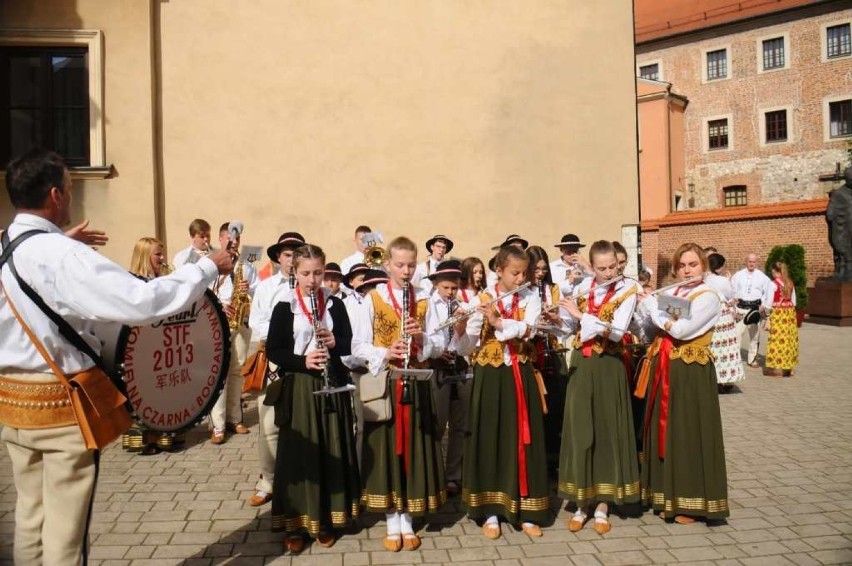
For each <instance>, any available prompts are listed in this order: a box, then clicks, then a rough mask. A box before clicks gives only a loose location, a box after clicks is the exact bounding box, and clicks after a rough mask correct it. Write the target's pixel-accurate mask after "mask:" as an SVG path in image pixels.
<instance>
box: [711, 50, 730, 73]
mask: <svg viewBox="0 0 852 566" xmlns="http://www.w3.org/2000/svg"><path fill="white" fill-rule="evenodd" d="M706 57H707V80H708V81H713V80H717V79H724V78H727V77H728V50H727V49H717V50H715V51H708V52H707V54H706Z"/></svg>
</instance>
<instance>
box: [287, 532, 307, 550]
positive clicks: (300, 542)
mask: <svg viewBox="0 0 852 566" xmlns="http://www.w3.org/2000/svg"><path fill="white" fill-rule="evenodd" d="M284 550H286V551H287V552H289V553H290V554H299V553H300V552H302V551H303V550H305V539H303V538H302V537H301V535H291V536H288V537H287V538H285V539H284Z"/></svg>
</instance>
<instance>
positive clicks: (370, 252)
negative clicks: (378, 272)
mask: <svg viewBox="0 0 852 566" xmlns="http://www.w3.org/2000/svg"><path fill="white" fill-rule="evenodd" d="M361 242H362V243H363V244H364V245H365V246H367V248H366V249H365V250H364V263H366V264H367V265H369V266H370V267H381V265H382V264H383V263H384V262H385V260H386V259H387V255H388V254H387V251H385V249H384V248H383V247H381V246H380V245H379V244H381V243H382V235H381V234H380V233H378V232H369V233H367V234H364V235H363V236H362V237H361Z"/></svg>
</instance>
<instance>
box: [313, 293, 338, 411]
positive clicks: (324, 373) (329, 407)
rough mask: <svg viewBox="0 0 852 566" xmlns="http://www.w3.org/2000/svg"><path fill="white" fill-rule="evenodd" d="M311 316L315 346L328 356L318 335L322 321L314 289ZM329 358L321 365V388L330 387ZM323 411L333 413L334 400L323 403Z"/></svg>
mask: <svg viewBox="0 0 852 566" xmlns="http://www.w3.org/2000/svg"><path fill="white" fill-rule="evenodd" d="M310 296H311V317H313V319H314V336H315V337H316V342H315V347H316V349H317V350H321V351H324V352H325V353H326V356H329V351H328V348H326V347H325V344H324V343H323V341H322V340H321V339H320V337H319V331H320V330H322V323H321V322H320V319H319V309H318V308H317V291H316V289H311V295H310ZM330 361H331V360H330V359H327V360H326V362H325V363H324V364H323V365H322V380H323V388H324V389H331V384H330V383H329V376H328V365H329V362H330ZM325 412H326V413H334V412H336V409H335V408H334V402H333V401H332V400H331V399H329V400H328V402H327V403H326V404H325Z"/></svg>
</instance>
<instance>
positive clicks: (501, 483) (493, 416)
mask: <svg viewBox="0 0 852 566" xmlns="http://www.w3.org/2000/svg"><path fill="white" fill-rule="evenodd" d="M521 379H522V384H523V389H524V397H525V398H526V404H527V410H528V413H529V425H530V444H529V445H527V446H526V447H525V452H524V453H525V455H526V464H527V487H528V497H521V495H520V483H519V479H518V469H519V468H518V420H517V414H518V412H517V411H518V405H517V400H516V394H515V377H514V374H513V373H512V368H511V366H500V367H498V368H495V367H492V366H480V365H477V366H476V367H475V368H474V374H473V390H472V392H471V402H470V413H469V417H468V418H469V421H468V422H469V430H470V436H469V437H468V441H467V446H466V447H465V456H464V471H463V473H462V501H463V502H464V504H465V508H466V510H467V514H468V515H469V516H470V517H471V518H472V519H474V520H480V519H485V518H487V517H489V516H491V515H497V516H498V517H501V518H503V519H504V520H505V521H507V522H509V523H514V524H518V523H522V522H530V523H536V524H539V525H541V524H544V523H545V522H546V521H547V520H548V519H549V518H550V497H549V492H550V489H549V485H548V479H547V456H546V452H545V444H544V419H543V412H542V407H541V398H540V396H539V391H538V385H537V383H536V379H535V375H534V374H533V368H532V365H531V364H529V363H525V364H521Z"/></svg>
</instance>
